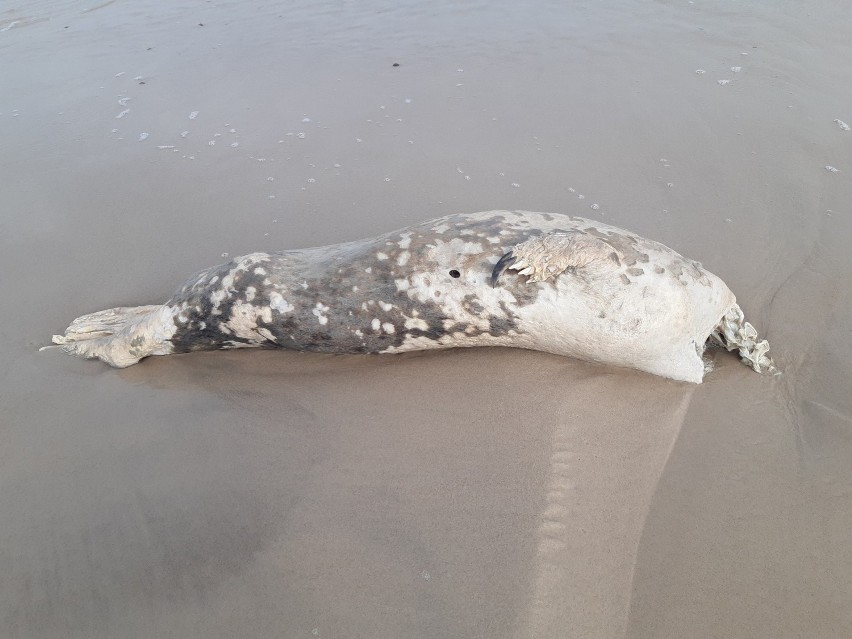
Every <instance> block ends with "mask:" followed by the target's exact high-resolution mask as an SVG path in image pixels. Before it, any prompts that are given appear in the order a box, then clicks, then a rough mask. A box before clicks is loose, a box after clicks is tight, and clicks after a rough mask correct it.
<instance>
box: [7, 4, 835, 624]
mask: <svg viewBox="0 0 852 639" xmlns="http://www.w3.org/2000/svg"><path fill="white" fill-rule="evenodd" d="M850 27H852V23H850V18H849V15H848V11H847V10H846V8H845V7H843V6H841V5H840V4H831V3H794V2H787V1H783V2H770V1H769V0H766V1H758V2H754V3H750V4H743V3H740V2H734V1H733V0H724V1H722V2H717V3H706V2H700V1H698V0H696V1H695V2H690V1H687V0H683V1H682V2H662V1H660V2H638V1H631V0H625V1H619V2H614V3H608V4H598V3H561V2H541V3H536V4H529V5H527V4H523V3H516V4H512V3H485V2H470V3H463V4H459V3H451V2H438V3H423V2H413V1H411V0H404V1H403V2H399V1H396V2H388V1H385V0H369V2H362V3H313V2H307V1H303V0H299V1H297V2H294V3H276V2H270V1H263V0H259V1H257V2H240V3H237V2H219V3H218V4H213V3H210V2H207V3H203V4H202V3H195V2H188V1H186V0H176V1H175V2H169V3H150V4H139V3H131V2H127V1H126V0H113V1H111V2H109V1H107V2H104V1H103V0H90V1H86V0H50V1H48V0H37V1H32V2H23V1H16V2H12V3H6V5H4V6H3V7H2V11H0V87H2V91H0V175H2V179H0V247H1V248H2V251H0V271H2V274H3V275H2V277H0V361H2V362H3V364H4V365H3V369H2V374H0V377H2V383H0V575H2V577H0V637H2V638H3V639H6V638H8V639H19V638H21V639H23V638H26V639H29V638H39V639H43V638H54V637H55V638H59V637H61V638H63V639H70V638H74V639H77V638H79V639H101V638H103V639H107V638H109V639H113V638H121V639H124V638H128V639H130V638H133V639H135V638H140V639H142V638H150V637H157V638H165V637H175V638H181V639H189V638H202V637H203V638H205V639H206V638H220V637H221V638H225V637H246V638H266V637H281V638H286V639H289V638H300V637H304V638H306V639H310V638H313V637H320V638H324V639H335V638H341V637H347V638H353V639H354V638H365V639H366V638H370V639H375V638H379V637H382V638H384V637H387V638H392V639H395V638H415V637H416V638H424V639H433V638H444V637H446V638H450V637H453V638H465V639H467V638H475V637H482V638H488V639H492V638H502V637H506V638H509V637H512V638H515V637H517V638H530V639H532V638H533V637H535V638H537V639H538V638H542V637H547V638H551V637H552V638H562V637H566V638H568V637H583V638H585V637H593V638H598V637H600V638H610V637H612V638H621V637H630V638H636V639H638V638H642V639H645V638H662V637H697V638H704V637H707V638H709V637H725V638H733V637H743V638H745V637H749V638H753V637H767V638H769V637H771V638H773V639H784V638H788V637H789V638H792V637H808V638H819V637H825V638H829V637H831V638H833V637H843V636H852V535H850V532H849V531H850V529H852V463H850V460H852V397H850V392H849V389H850V379H852V345H850V344H852V339H850V338H852V286H850V282H852V251H850V248H849V246H850V242H852V206H850V202H852V181H850V180H852V131H850V130H849V126H848V125H847V124H846V123H852V71H850V66H849V64H848V60H850V59H852V40H850V39H849V33H850ZM491 209H525V210H534V211H555V212H560V213H568V214H571V215H579V216H583V217H589V218H595V219H599V220H601V221H603V222H605V223H608V224H614V225H617V226H620V227H624V228H628V229H631V230H633V231H635V232H637V233H639V234H641V235H643V236H645V237H648V238H652V239H654V240H657V241H660V242H663V243H665V244H667V245H668V246H671V247H672V248H674V249H675V250H677V251H679V252H681V253H682V254H684V255H686V256H689V257H691V258H693V259H696V260H699V261H701V262H702V263H703V265H704V266H705V267H706V268H707V269H708V270H710V271H712V272H713V273H715V274H717V275H719V276H720V277H721V278H722V279H724V280H725V282H726V283H727V284H728V285H729V286H730V288H731V289H732V290H733V291H734V293H735V294H736V295H737V298H738V302H739V304H740V305H741V306H742V307H743V309H744V310H745V312H746V315H747V317H748V319H749V320H750V321H751V322H752V323H754V324H755V325H756V326H757V327H758V329H759V330H760V331H761V334H762V335H765V337H766V338H767V339H768V340H769V342H770V344H771V346H772V355H773V356H774V357H775V361H776V363H777V364H778V366H779V368H780V369H781V370H782V371H783V375H782V376H780V377H777V378H773V377H769V376H760V375H757V374H755V373H753V372H752V371H750V370H749V369H748V368H746V367H744V366H742V365H741V364H740V363H739V362H738V360H737V358H736V357H734V356H733V355H730V354H727V353H723V352H713V353H711V354H710V355H709V357H710V359H711V360H712V362H713V370H712V372H710V373H709V374H708V375H707V376H706V378H705V382H704V383H703V384H701V385H692V384H686V383H679V382H674V381H670V380H666V379H663V378H658V377H654V376H652V375H649V374H645V373H640V372H635V371H630V370H622V369H618V368H611V367H605V366H599V365H595V364H590V363H585V362H581V361H577V360H573V359H570V358H564V357H557V356H553V355H548V354H545V353H537V352H529V351H521V350H512V349H501V348H483V349H468V350H456V351H445V352H424V353H411V354H404V355H394V356H356V355H341V356H330V355H316V354H302V353H294V352H284V351H281V352H276V351H266V350H244V351H229V352H213V353H197V354H191V355H180V356H170V357H164V358H156V357H154V358H149V359H147V360H145V361H143V362H142V363H140V364H139V365H137V366H133V367H131V368H128V369H124V370H116V369H112V368H109V367H108V366H106V365H104V364H102V363H101V362H90V361H83V360H78V359H75V358H71V357H68V356H67V355H64V354H63V353H62V352H61V351H60V350H59V349H48V350H44V351H41V352H40V351H39V348H40V347H42V346H45V345H47V344H49V343H50V337H51V335H53V334H55V333H61V332H62V330H63V329H64V328H65V326H67V324H68V323H69V322H70V321H71V320H72V319H73V318H75V317H77V316H79V315H82V314H84V313H88V312H92V311H96V310H99V309H103V308H110V307H115V306H125V305H126V306H135V305H141V304H154V303H160V302H162V301H164V300H165V299H166V298H168V297H169V296H170V295H171V293H172V291H174V290H175V288H176V287H177V286H178V285H179V284H180V283H181V282H182V281H183V280H184V278H185V277H187V276H188V275H190V274H191V273H193V272H195V271H197V270H199V269H201V268H204V267H207V266H211V265H213V264H217V263H221V262H224V261H226V259H228V258H229V257H233V256H236V255H240V254H244V253H249V252H252V251H270V252H271V251H279V250H284V249H290V248H299V247H308V246H319V245H325V244H331V243H336V242H341V241H346V240H353V239H358V238H364V237H369V236H373V235H376V234H378V233H382V232H386V231H390V230H393V229H396V228H400V227H403V226H407V225H410V224H415V223H418V222H421V221H424V220H428V219H431V218H435V217H439V216H442V215H447V214H450V213H457V212H473V211H484V210H491Z"/></svg>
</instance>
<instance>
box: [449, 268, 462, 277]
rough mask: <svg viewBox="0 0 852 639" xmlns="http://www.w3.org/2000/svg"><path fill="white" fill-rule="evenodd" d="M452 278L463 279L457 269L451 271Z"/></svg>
mask: <svg viewBox="0 0 852 639" xmlns="http://www.w3.org/2000/svg"><path fill="white" fill-rule="evenodd" d="M450 277H461V273H459V272H458V271H457V270H456V269H453V270H452V271H450Z"/></svg>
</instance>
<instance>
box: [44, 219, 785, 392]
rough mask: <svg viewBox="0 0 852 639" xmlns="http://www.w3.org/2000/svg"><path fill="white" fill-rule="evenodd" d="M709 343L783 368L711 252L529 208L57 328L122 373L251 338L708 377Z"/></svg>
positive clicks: (252, 264) (282, 264)
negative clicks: (474, 352) (716, 271)
mask: <svg viewBox="0 0 852 639" xmlns="http://www.w3.org/2000/svg"><path fill="white" fill-rule="evenodd" d="M708 340H711V341H714V342H717V343H719V344H721V345H722V346H725V347H726V348H728V349H729V350H733V349H738V350H739V351H740V355H741V356H742V357H743V358H744V360H746V361H747V362H748V363H749V365H750V366H752V368H754V370H756V371H758V372H762V371H764V370H769V371H773V372H774V371H775V370H776V369H775V368H774V365H773V363H772V360H771V359H770V358H769V357H768V355H767V354H766V351H767V350H768V348H769V347H768V344H767V343H766V342H765V341H760V342H759V341H757V332H756V331H755V330H754V328H753V327H752V326H751V325H750V324H748V323H747V322H745V320H744V318H743V316H742V311H741V310H740V309H739V307H738V306H737V304H736V300H735V298H734V295H733V293H731V291H730V290H729V289H728V287H727V286H725V284H724V283H723V282H722V281H721V280H720V279H719V278H718V277H716V276H715V275H713V274H712V273H709V272H708V271H706V270H705V269H704V268H703V267H702V266H701V265H700V264H699V263H698V262H694V261H692V260H688V259H686V258H684V257H683V256H681V255H679V254H678V253H676V252H675V251H673V250H671V249H670V248H668V247H667V246H664V245H662V244H659V243H657V242H653V241H651V240H647V239H644V238H641V237H639V236H637V235H635V234H632V233H630V232H628V231H625V230H622V229H619V228H616V227H613V226H609V225H607V224H603V223H600V222H595V221H592V220H586V219H583V218H578V217H568V216H566V215H558V214H550V213H533V212H528V211H489V212H484V213H471V214H465V215H450V216H447V217H443V218H439V219H437V220H432V221H430V222H424V223H422V224H418V225H416V226H411V227H409V228H406V229H402V230H399V231H394V232H392V233H387V234H385V235H381V236H379V237H376V238H371V239H366V240H360V241H356V242H347V243H344V244H337V245H334V246H324V247H317V248H309V249H298V250H290V251H283V252H280V253H252V254H250V255H244V256H242V257H238V258H235V259H234V260H232V261H231V262H229V263H227V264H223V265H220V266H215V267H213V268H210V269H207V270H204V271H201V272H199V273H197V274H196V275H194V276H193V277H191V278H190V279H189V280H188V281H187V282H186V283H185V284H184V285H183V286H182V287H181V288H180V289H179V290H178V291H177V292H176V293H175V294H174V295H173V296H172V297H171V299H169V300H168V301H167V302H166V303H165V304H163V305H161V306H140V307H133V308H114V309H108V310H105V311H100V312H98V313H93V314H91V315H84V316H82V317H79V318H77V319H76V320H74V321H73V322H72V324H71V325H70V326H69V327H68V328H67V329H66V331H65V335H62V336H59V335H56V336H54V337H53V341H54V343H56V344H62V345H64V349H65V350H66V351H67V352H69V353H72V354H74V355H79V356H82V357H87V358H98V359H101V360H103V361H104V362H106V363H108V364H110V365H112V366H116V367H125V366H130V365H132V364H135V363H136V362H138V361H139V360H140V359H142V358H144V357H147V356H149V355H167V354H171V353H186V352H190V351H197V350H211V349H228V348H245V347H272V348H287V349H292V350H300V351H314V352H324V353H395V352H402V351H410V350H421V349H429V348H451V347H466V346H514V347H520V348H529V349H535V350H542V351H548V352H551V353H556V354H560V355H568V356H572V357H578V358H581V359H586V360H590V361H595V362H600V363H603V364H612V365H616V366H626V367H630V368H636V369H639V370H644V371H648V372H651V373H655V374H657V375H662V376H665V377H670V378H673V379H678V380H684V381H689V382H695V383H699V382H701V380H702V378H703V376H704V370H705V367H704V362H703V360H702V357H701V356H702V353H703V352H704V348H705V345H706V344H707V342H708Z"/></svg>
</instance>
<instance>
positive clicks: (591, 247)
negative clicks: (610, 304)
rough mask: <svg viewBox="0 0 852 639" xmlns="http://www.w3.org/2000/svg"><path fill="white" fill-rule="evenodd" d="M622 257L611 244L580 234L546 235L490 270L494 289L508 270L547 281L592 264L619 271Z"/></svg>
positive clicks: (515, 249) (523, 244)
mask: <svg viewBox="0 0 852 639" xmlns="http://www.w3.org/2000/svg"><path fill="white" fill-rule="evenodd" d="M621 258H622V256H621V255H620V254H619V252H618V251H617V250H615V248H613V247H612V246H611V245H610V244H608V243H607V242H605V241H604V240H602V239H600V238H597V237H593V236H590V235H587V234H585V233H583V232H581V231H576V232H553V233H546V234H544V235H537V236H535V237H532V238H530V239H528V240H526V241H524V242H521V243H520V244H517V245H516V246H514V247H513V248H512V250H510V251H509V252H508V253H506V254H505V255H504V256H503V257H501V258H500V260H499V261H498V262H497V263H496V264H495V265H494V269H493V270H492V271H491V286H496V285H497V280H498V279H499V277H500V275H501V274H502V273H503V272H504V271H505V270H506V269H511V270H513V271H518V274H519V275H528V276H529V279H528V281H529V282H545V281H547V280H549V279H550V278H553V277H556V276H557V275H560V274H561V273H564V272H566V271H568V272H569V273H576V272H577V271H578V270H579V269H582V268H585V267H588V266H590V265H591V264H593V263H596V265H599V266H601V267H604V268H607V267H612V268H617V267H619V266H621Z"/></svg>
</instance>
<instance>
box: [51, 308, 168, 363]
mask: <svg viewBox="0 0 852 639" xmlns="http://www.w3.org/2000/svg"><path fill="white" fill-rule="evenodd" d="M171 317H172V313H171V309H169V308H168V307H166V306H157V305H154V306H133V307H119V308H110V309H107V310H105V311H98V312H97V313H90V314H88V315H82V316H80V317H78V318H77V319H75V320H74V321H73V322H71V325H70V326H68V328H66V329H65V334H64V335H54V336H53V340H52V341H53V343H54V344H59V345H61V346H62V349H63V350H64V351H65V352H66V353H70V354H72V355H77V356H79V357H85V358H87V359H95V358H97V359H100V360H102V361H104V362H106V363H107V364H109V365H110V366H115V367H116V368H124V367H126V366H130V365H132V364H135V363H136V362H138V361H139V360H140V359H142V358H143V357H147V356H148V355H165V354H167V353H170V352H171V344H170V343H169V342H168V338H169V337H170V336H171V335H170V332H169V326H170V325H171V326H173V323H172V322H171Z"/></svg>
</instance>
